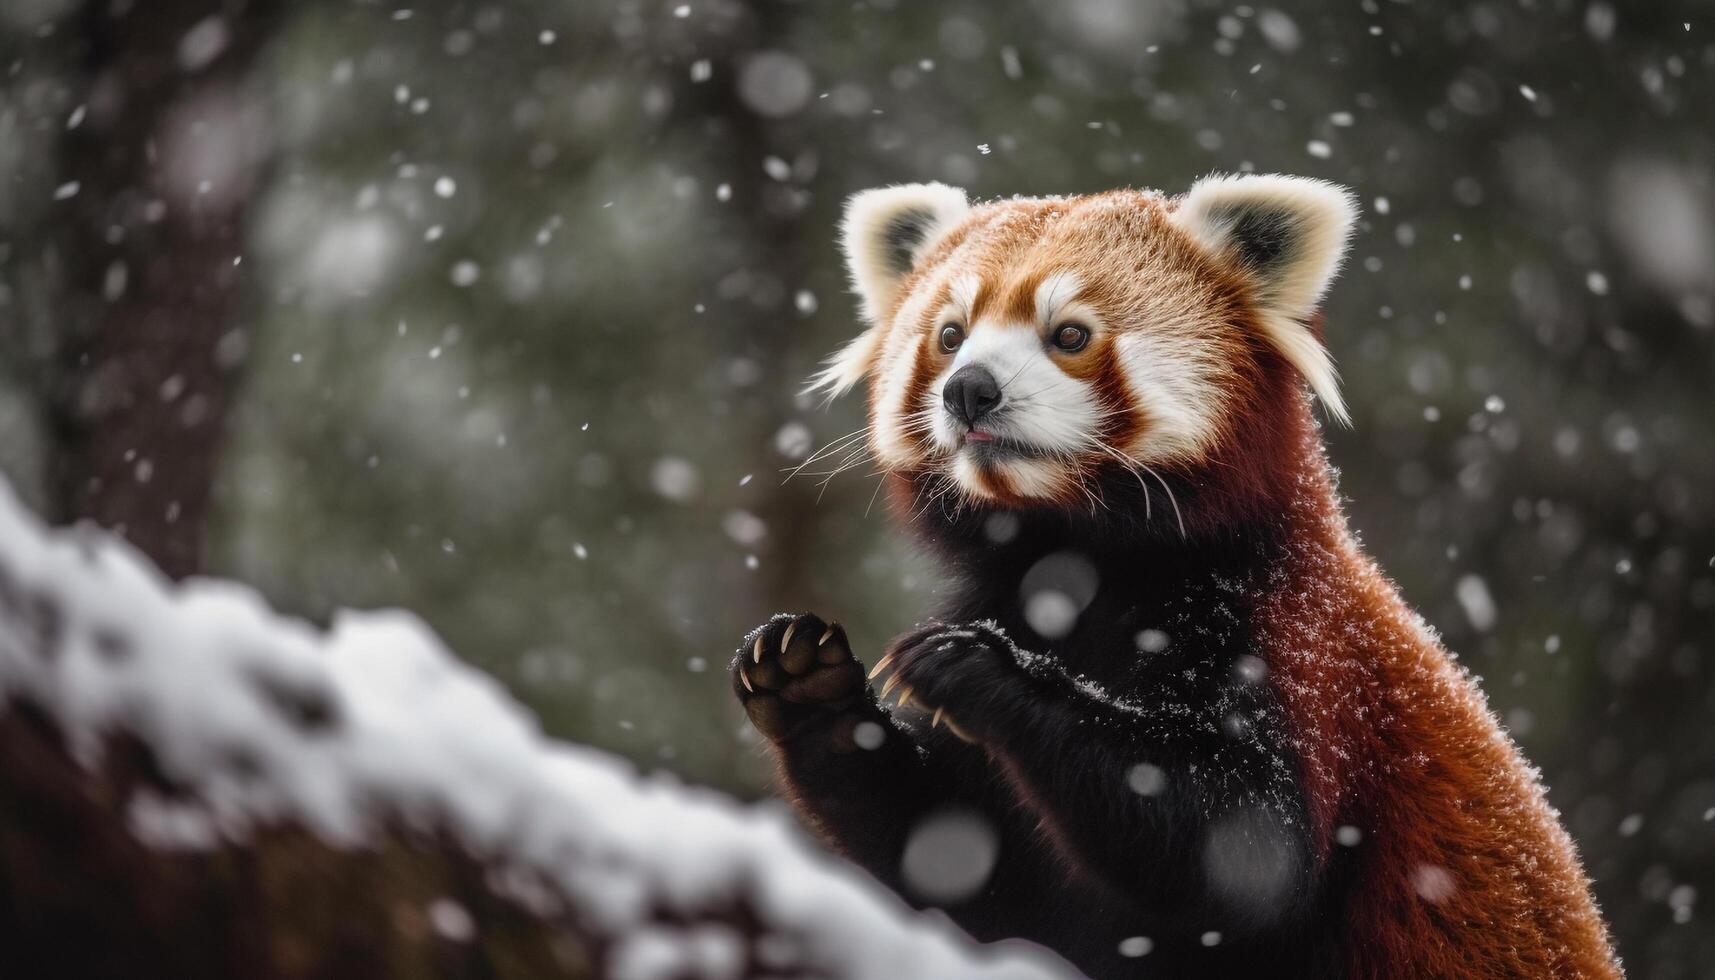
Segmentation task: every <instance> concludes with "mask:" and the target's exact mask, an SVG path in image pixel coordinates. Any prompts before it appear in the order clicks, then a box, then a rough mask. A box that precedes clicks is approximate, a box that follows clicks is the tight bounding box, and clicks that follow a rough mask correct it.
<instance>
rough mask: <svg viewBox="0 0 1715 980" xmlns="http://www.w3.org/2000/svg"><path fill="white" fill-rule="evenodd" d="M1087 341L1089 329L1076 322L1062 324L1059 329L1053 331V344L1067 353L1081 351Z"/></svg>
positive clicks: (1088, 340)
mask: <svg viewBox="0 0 1715 980" xmlns="http://www.w3.org/2000/svg"><path fill="white" fill-rule="evenodd" d="M1089 342H1090V331H1088V330H1086V329H1084V328H1083V327H1081V326H1079V325H1077V324H1076V323H1067V324H1062V325H1061V327H1060V329H1058V330H1056V331H1054V346H1055V347H1058V348H1060V349H1061V350H1063V351H1066V352H1067V353H1071V352H1073V351H1081V350H1083V349H1084V345H1085V344H1087V343H1089Z"/></svg>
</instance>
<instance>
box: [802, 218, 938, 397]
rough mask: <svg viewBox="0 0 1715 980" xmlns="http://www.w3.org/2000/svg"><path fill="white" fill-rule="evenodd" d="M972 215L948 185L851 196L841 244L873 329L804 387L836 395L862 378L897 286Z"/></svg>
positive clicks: (855, 340)
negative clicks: (941, 239)
mask: <svg viewBox="0 0 1715 980" xmlns="http://www.w3.org/2000/svg"><path fill="white" fill-rule="evenodd" d="M970 213H971V206H970V205H969V204H968V203H966V201H965V192H964V191H962V190H960V189H959V188H957V187H948V186H947V185H946V184H899V185H896V186H893V187H877V188H875V189H873V190H867V191H860V192H859V193H857V194H853V195H852V197H851V199H850V200H848V201H847V202H846V214H845V219H844V220H843V221H842V222H841V223H840V245H841V247H842V248H843V249H844V250H845V254H846V269H847V270H848V271H849V272H850V273H851V279H852V289H853V290H854V291H855V292H856V293H857V295H858V302H859V305H860V307H861V310H862V313H863V318H864V320H865V321H866V322H867V323H868V324H869V329H867V330H865V331H864V332H863V333H861V334H859V335H858V336H857V337H856V338H854V339H853V340H852V341H851V342H850V343H848V344H846V345H845V346H844V347H842V348H840V350H839V352H838V353H836V354H835V355H834V356H833V357H831V358H829V359H828V360H827V362H826V366H825V367H824V368H823V369H822V370H821V371H819V372H817V373H816V375H815V377H813V378H811V379H810V384H809V386H808V388H807V389H806V390H809V391H815V390H817V389H825V390H826V391H827V392H828V393H829V395H830V397H831V396H837V395H841V394H844V393H845V392H847V391H849V390H850V389H851V388H852V387H853V386H854V385H856V384H857V383H858V382H859V381H861V380H863V376H864V373H865V372H866V371H868V370H869V365H870V363H871V361H873V360H874V354H875V348H876V347H877V345H879V344H880V343H881V340H882V330H883V327H884V326H885V325H884V324H883V323H882V322H881V318H882V317H883V316H886V315H887V311H888V310H889V309H891V308H892V306H893V301H894V300H895V299H896V298H897V294H898V292H899V284H900V283H901V282H903V281H904V280H905V277H906V276H907V275H909V274H910V272H911V270H912V268H913V267H914V266H915V265H916V262H917V259H918V257H919V256H921V255H922V254H923V253H924V251H926V250H927V249H928V247H929V246H930V245H931V244H933V243H934V242H935V240H936V239H937V238H939V237H941V235H943V234H944V233H946V232H947V231H948V230H950V229H951V228H953V227H954V226H955V225H957V224H958V223H959V222H960V221H963V220H964V218H965V216H966V215H968V214H970Z"/></svg>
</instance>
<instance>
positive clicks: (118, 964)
mask: <svg viewBox="0 0 1715 980" xmlns="http://www.w3.org/2000/svg"><path fill="white" fill-rule="evenodd" d="M0 704H3V705H4V708H3V710H0V965H4V966H5V967H6V968H5V969H0V972H3V973H5V974H6V975H26V974H28V973H30V972H31V970H30V968H34V970H36V971H39V970H41V969H52V968H57V969H54V972H55V973H56V975H68V974H69V973H73V972H75V973H78V974H80V975H81V974H88V973H95V974H100V973H111V974H123V975H129V976H147V975H172V976H175V977H185V976H204V975H252V976H309V975H315V976H333V975H352V976H388V975H393V976H400V975H410V976H416V975H485V976H491V975H512V974H520V975H529V976H539V975H543V974H544V972H547V973H554V974H564V975H587V976H610V977H626V978H633V977H635V978H645V977H704V976H706V977H743V976H758V975H768V976H828V977H854V978H857V977H876V978H895V977H908V976H909V977H937V978H939V977H947V978H952V977H995V978H1019V980H1024V978H1043V977H1051V976H1064V975H1066V974H1067V972H1069V971H1067V970H1066V968H1065V967H1063V966H1062V965H1061V964H1060V963H1058V961H1056V960H1054V959H1052V958H1051V957H1049V956H1048V955H1046V954H1043V953H1040V952H1038V951H1036V950H1034V949H1030V948H1022V947H1021V948H1010V949H1004V950H1000V949H995V948H987V949H980V948H979V947H977V946H976V945H975V944H974V943H972V942H971V941H970V940H969V939H967V938H965V937H964V936H962V935H960V934H958V933H957V932H956V931H955V930H954V929H952V928H951V927H950V926H948V925H946V924H944V922H943V921H941V920H939V919H936V918H933V917H928V916H923V915H920V914H917V913H913V912H911V911H910V910H909V909H907V908H906V907H905V906H904V905H902V904H901V903H899V902H898V901H897V900H896V899H895V898H893V897H892V896H890V895H889V894H887V893H886V892H884V891H883V890H881V889H880V888H879V887H878V886H876V885H874V884H873V883H872V882H870V881H869V880H868V879H866V878H864V877H862V876H861V875H860V874H859V873H857V872H855V871H853V870H851V869H849V868H848V867H846V866H845V865H843V864H841V863H840V862H837V861H835V860H833V859H831V858H829V857H827V856H825V855H822V854H819V853H817V852H816V851H815V849H814V848H813V846H812V845H810V844H808V843H807V842H806V841H805V840H804V839H803V838H802V837H801V835H800V834H799V832H798V831H797V830H796V829H795V828H794V827H793V826H791V825H790V824H789V823H788V822H787V821H786V820H785V819H784V818H783V817H781V816H780V815H779V814H778V813H777V812H775V811H773V810H770V809H766V808H753V807H746V806H743V805H740V804H739V803H737V802H735V801H732V800H730V799H727V798H724V797H722V796H720V795H718V794H715V793H712V792H708V791H704V790H698V789H694V788H688V787H685V786H683V785H680V784H678V783H677V782H675V781H673V780H671V779H669V778H666V777H660V776H640V775H639V774H637V773H636V772H634V771H633V770H632V769H631V768H630V767H629V766H628V765H627V764H626V763H624V762H621V761H619V760H617V759H614V758H612V757H610V756H607V755H604V754H602V753H600V752H597V751H594V750H591V749H587V748H582V747H579V746H575V745H568V744H565V743H561V742H555V741H553V740H551V739H549V738H547V737H545V736H544V735H543V734H542V732H541V731H540V729H539V727H538V725H537V724H536V722H535V720H534V719H533V718H532V717H531V716H530V715H529V714H527V713H526V712H525V711H524V710H523V709H522V708H520V707H519V706H518V705H517V704H515V703H514V702H513V701H512V700H511V699H510V698H509V697H508V696H507V695H506V694H505V693H504V692H503V691H502V690H501V688H500V687H499V686H498V685H497V684H495V683H494V682H493V681H492V680H490V679H489V678H487V677H486V676H484V675H482V674H480V673H478V672H477V671H475V670H473V669H471V668H470V667H467V666H465V665H464V664H463V663H461V662H460V661H459V660H457V659H456V658H454V657H453V656H451V655H450V654H449V653H448V652H447V651H446V650H445V648H444V647H443V646H442V645H441V644H440V642H439V641H438V640H437V639H436V638H435V636H434V635H433V634H431V633H430V632H429V630H428V629H427V628H426V627H425V626H424V625H423V623H422V622H421V621H420V620H418V619H417V618H416V617H414V616H412V615H409V614H406V613H400V612H385V613H344V614H341V615H340V616H339V617H338V619H337V620H336V621H335V623H334V625H333V628H332V629H331V631H329V632H327V633H322V632H319V631H317V630H316V629H314V628H312V627H311V626H309V625H307V624H305V623H303V622H300V621H295V620H291V619H286V618H283V617H280V616H277V615H275V614H274V613H273V612H272V611H271V610H270V609H269V608H268V607H267V606H266V605H265V604H264V603H263V602H262V600H261V599H260V598H258V597H257V595H256V594H255V593H254V592H252V591H251V590H249V589H248V588H245V587H243V586H240V585H235V584H232V583H227V582H219V581H206V580H203V581H192V582H190V583H187V584H185V585H182V586H174V585H172V584H171V583H169V582H168V581H167V580H166V579H165V578H164V577H163V576H162V575H160V574H159V573H158V572H157V571H156V570H155V569H153V568H152V567H150V566H148V565H147V564H146V562H144V561H143V560H142V559H140V558H139V557H138V556H137V555H136V553H135V552H133V551H132V550H131V549H130V548H129V547H127V546H126V545H124V544H123V543H121V542H117V541H114V540H112V539H109V538H108V537H106V536H105V535H102V534H100V533H98V532H94V531H88V530H82V529H80V530H72V531H48V530H46V529H44V528H43V527H42V526H41V525H40V524H39V522H38V521H36V519H35V518H34V517H32V516H31V515H29V514H27V513H25V512H24V511H23V510H22V509H21V508H20V506H19V505H18V504H17V502H16V501H15V499H14V498H13V497H12V495H11V493H10V491H9V490H8V489H7V488H5V487H4V486H3V485H0ZM20 970H23V971H24V972H20ZM233 971H238V972H237V973H234V972H233ZM37 975H46V974H37Z"/></svg>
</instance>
